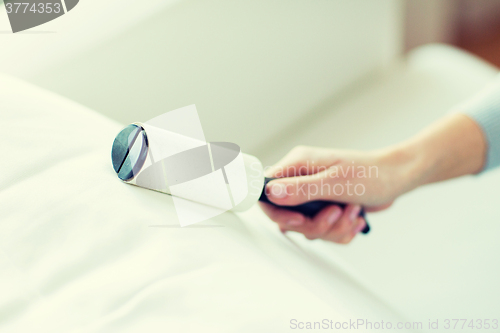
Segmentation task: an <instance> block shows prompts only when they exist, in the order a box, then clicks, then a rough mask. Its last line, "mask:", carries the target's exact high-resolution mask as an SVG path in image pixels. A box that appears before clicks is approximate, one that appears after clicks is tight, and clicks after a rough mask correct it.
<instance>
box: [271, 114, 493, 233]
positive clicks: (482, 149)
mask: <svg viewBox="0 0 500 333" xmlns="http://www.w3.org/2000/svg"><path fill="white" fill-rule="evenodd" d="M486 151H487V142H486V139H485V137H484V134H483V132H482V131H481V129H480V128H479V126H478V125H477V123H475V122H474V121H473V120H472V119H470V118H469V117H467V116H465V115H462V114H453V115H450V116H447V117H445V118H443V119H442V120H440V121H438V122H436V123H434V124H433V125H431V126H429V127H428V128H426V129H425V130H423V131H422V132H420V133H419V134H418V135H416V136H415V137H413V138H411V139H410V140H408V141H406V142H403V143H401V144H398V145H395V146H392V147H389V148H386V149H383V150H377V151H371V152H360V151H347V150H335V149H325V148H315V147H305V146H299V147H296V148H294V149H292V151H290V153H288V154H287V155H286V156H285V157H284V158H283V159H282V160H281V161H280V162H278V163H277V164H276V165H275V166H273V167H272V168H270V169H268V170H266V176H267V177H274V178H280V179H276V180H273V181H271V182H269V183H268V184H267V186H266V191H267V194H268V197H269V199H270V200H271V201H272V202H273V203H275V204H277V205H280V206H295V205H298V204H301V203H304V202H308V201H314V200H329V201H337V202H342V203H348V204H349V205H348V206H347V207H346V209H345V210H344V211H342V210H341V209H340V208H339V207H335V206H333V205H332V206H330V207H327V208H325V209H323V210H322V211H321V212H319V213H318V214H317V215H316V216H315V217H314V218H312V219H311V218H307V217H305V216H303V215H302V214H300V213H297V212H291V211H288V210H285V209H280V208H276V207H274V206H271V205H266V204H264V203H261V206H262V209H263V210H264V211H265V212H266V213H267V215H269V217H270V218H271V219H272V220H273V221H275V222H276V223H278V225H279V227H280V229H281V230H282V231H287V230H291V231H297V232H301V233H303V234H304V235H305V236H306V237H307V238H309V239H315V238H322V239H325V240H330V241H333V242H337V243H349V242H350V241H351V240H352V239H353V237H354V236H355V235H356V234H357V233H358V232H359V231H361V230H362V229H363V228H364V226H365V221H364V220H363V218H360V217H358V213H359V211H360V209H361V207H363V208H364V209H365V210H366V211H367V212H374V211H379V210H382V209H386V208H388V207H389V206H390V205H391V204H392V203H393V201H394V200H395V199H396V198H397V197H398V196H400V195H402V194H403V193H406V192H408V191H410V190H412V189H414V188H416V187H418V186H421V185H424V184H428V183H434V182H438V181H443V180H446V179H450V178H455V177H459V176H462V175H467V174H474V173H477V172H479V171H481V170H482V168H483V166H484V164H485V160H486V157H485V156H486Z"/></svg>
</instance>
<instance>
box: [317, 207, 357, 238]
mask: <svg viewBox="0 0 500 333" xmlns="http://www.w3.org/2000/svg"><path fill="white" fill-rule="evenodd" d="M360 210H361V207H360V206H359V205H349V206H347V208H346V209H345V210H344V213H343V214H342V216H341V217H340V219H339V220H338V221H337V222H336V223H335V225H334V226H333V228H332V229H331V230H330V231H329V233H328V234H326V235H325V236H324V237H322V239H325V240H329V241H332V242H335V243H340V244H347V243H349V242H351V241H352V239H353V238H354V237H355V236H356V235H357V234H358V233H359V232H360V231H361V230H363V229H364V228H365V226H366V221H365V219H364V218H362V217H359V212H360Z"/></svg>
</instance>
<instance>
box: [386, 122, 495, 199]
mask: <svg viewBox="0 0 500 333" xmlns="http://www.w3.org/2000/svg"><path fill="white" fill-rule="evenodd" d="M386 155H387V156H388V157H387V158H390V159H393V160H394V161H396V163H397V164H398V165H400V167H399V174H398V176H399V178H400V182H401V188H400V190H399V192H401V193H400V194H402V193H405V192H408V191H410V190H412V189H414V188H416V187H419V186H421V185H425V184H429V183H434V182H439V181H443V180H447V179H450V178H455V177H460V176H463V175H468V174H475V173H478V172H479V171H481V170H482V169H483V167H484V164H485V161H486V155H487V142H486V138H485V135H484V134H483V131H482V130H481V128H480V127H479V125H478V124H477V123H476V122H475V121H474V120H472V119H471V118H470V117H468V116H466V115H463V114H454V115H450V116H447V117H445V118H443V119H442V120H440V121H438V122H437V123H434V124H433V125H431V126H429V127H427V128H426V129H425V130H423V131H422V132H420V133H419V134H417V135H416V136H415V137H413V138H411V139H410V140H408V141H405V142H403V143H401V144H398V145H396V146H394V147H391V148H389V149H387V150H386Z"/></svg>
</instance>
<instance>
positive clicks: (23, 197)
mask: <svg viewBox="0 0 500 333" xmlns="http://www.w3.org/2000/svg"><path fill="white" fill-rule="evenodd" d="M0 120H1V122H2V124H4V126H3V132H2V137H3V139H2V140H1V141H0V148H1V149H0V151H2V153H3V157H4V158H2V159H1V160H0V163H1V170H2V173H1V178H0V189H1V191H0V215H1V216H2V218H1V219H0V295H1V297H0V314H1V315H0V331H1V332H16V333H17V332H106V333H109V332H120V333H123V332H218V333H220V332H284V331H289V329H290V328H289V327H290V324H289V323H290V320H291V319H293V318H296V319H298V320H303V321H315V320H317V321H320V320H322V319H331V320H334V321H344V320H347V321H348V320H349V319H353V320H355V319H357V318H370V319H371V320H385V321H387V320H393V321H394V322H396V320H397V315H396V314H395V313H394V311H392V310H390V309H389V308H388V307H387V306H385V305H384V303H383V302H382V301H381V300H380V299H379V298H377V297H374V296H373V295H372V294H371V292H370V291H369V290H366V289H365V288H364V287H363V284H362V283H360V282H359V281H358V280H357V278H356V277H355V276H354V275H353V274H351V273H350V271H349V268H348V265H345V264H344V263H343V262H342V260H341V259H339V258H337V256H336V255H335V254H334V253H331V254H328V255H326V256H325V255H324V254H321V253H317V252H316V251H314V250H313V249H312V248H308V245H309V244H306V245H305V246H297V245H296V244H294V243H293V242H290V241H288V240H287V239H286V238H284V237H283V235H282V234H281V233H280V232H279V231H278V230H277V229H276V228H275V227H274V225H273V224H271V223H270V222H269V221H268V220H267V219H266V218H265V217H264V216H263V213H262V212H260V210H259V209H258V207H255V208H254V209H253V210H252V211H250V212H247V213H245V214H242V215H239V216H237V215H234V214H231V213H227V214H225V215H222V216H219V217H217V218H215V219H212V220H209V221H206V222H203V223H202V224H199V225H195V226H192V227H187V228H179V227H178V223H177V221H176V216H175V212H174V209H173V206H172V202H171V200H170V197H168V196H166V195H163V194H160V193H156V192H152V191H148V190H144V189H141V188H138V187H134V186H130V185H127V184H124V183H122V182H120V181H119V180H118V178H117V177H116V175H115V174H114V172H113V169H112V167H111V162H110V148H111V143H112V141H113V138H114V136H115V135H116V133H117V132H118V131H119V130H120V129H121V125H119V124H117V123H115V122H113V121H110V120H108V119H106V118H104V117H103V116H101V115H98V114H96V113H94V112H92V111H90V110H88V109H86V108H84V107H82V106H79V105H77V104H75V103H73V102H71V101H68V100H65V99H63V98H61V97H58V96H57V95H54V94H52V93H48V92H46V91H43V90H41V89H38V88H35V87H34V86H31V85H29V84H26V83H23V82H21V81H19V80H17V79H11V78H9V77H5V76H2V77H1V78H0ZM360 331H363V330H362V329H361V330H360Z"/></svg>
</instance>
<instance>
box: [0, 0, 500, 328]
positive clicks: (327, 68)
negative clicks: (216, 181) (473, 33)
mask: <svg viewBox="0 0 500 333" xmlns="http://www.w3.org/2000/svg"><path fill="white" fill-rule="evenodd" d="M98 3H99V4H101V3H103V4H105V5H106V7H103V8H115V9H116V8H118V7H116V6H117V3H118V1H112V0H107V1H104V2H103V1H102V0H101V1H97V0H87V1H85V2H81V4H79V7H77V8H78V10H77V8H75V10H73V11H72V12H71V13H69V14H67V15H65V16H63V17H62V18H60V19H58V20H55V21H53V22H51V23H49V24H47V25H44V26H42V27H40V28H39V30H38V31H41V32H51V31H54V32H55V33H32V34H31V33H29V32H26V33H24V34H19V35H12V36H11V35H1V37H0V38H2V43H3V42H4V41H5V44H3V45H7V46H8V47H6V48H5V49H3V50H2V52H1V53H0V60H1V61H0V71H1V72H4V73H7V74H10V75H13V76H17V77H19V78H22V79H23V80H25V81H29V82H31V83H34V84H36V85H39V86H42V87H44V88H47V89H49V90H52V91H55V92H57V93H58V94H57V95H56V94H54V93H50V92H48V91H47V90H43V89H39V88H36V87H35V86H32V85H30V84H27V83H25V82H23V81H21V80H19V79H14V78H12V77H11V76H8V75H2V76H1V77H0V119H1V121H2V124H6V126H4V136H3V139H2V141H0V142H1V145H2V152H4V154H5V155H4V156H5V158H4V159H2V160H1V161H0V163H1V166H2V174H1V178H0V188H1V191H0V212H1V216H2V219H1V220H0V230H1V232H0V237H1V238H0V281H1V282H2V283H1V284H0V288H1V290H0V295H2V297H0V328H1V330H2V332H4V331H5V332H24V331H26V332H31V331H47V332H115V331H116V332H136V331H151V332H155V331H162V332H163V331H168V332H194V331H203V332H210V331H213V332H256V331H261V332H281V331H289V330H291V328H290V320H291V319H297V320H298V321H303V322H307V321H321V320H322V319H325V318H326V319H331V320H334V321H344V320H347V321H348V320H349V319H351V320H354V319H358V318H365V319H372V320H373V321H376V320H384V321H386V322H387V321H392V322H399V321H401V322H405V321H410V322H413V321H421V322H423V330H426V329H427V328H428V327H427V326H426V325H427V323H428V320H429V319H432V320H435V319H438V318H439V319H440V320H441V322H442V320H444V319H447V318H449V319H451V318H469V319H477V318H484V319H486V318H493V317H494V316H496V314H497V313H498V311H499V310H500V306H499V305H498V302H497V300H498V297H499V294H500V288H498V286H497V281H498V279H499V277H500V270H499V269H498V268H497V267H496V265H495V264H494V263H495V260H496V255H495V253H497V252H498V250H499V245H498V242H497V241H496V234H497V232H498V231H500V230H498V229H500V227H499V226H498V223H495V222H496V221H498V218H499V216H500V213H498V212H496V211H495V210H494V209H493V208H492V207H495V201H496V200H497V198H498V190H497V189H498V184H499V182H500V173H499V172H491V173H489V174H487V175H484V176H481V177H469V178H464V179H460V180H456V181H451V182H447V183H445V184H440V185H436V186H429V187H427V188H422V189H419V190H418V191H415V192H413V193H411V194H409V195H406V196H404V197H403V198H401V199H400V200H398V201H397V202H396V204H395V205H394V207H392V208H391V209H390V210H387V211H385V212H382V213H377V214H370V215H369V220H370V222H371V225H372V228H373V231H372V232H371V233H370V235H368V236H361V237H358V239H356V240H355V241H354V242H353V243H352V244H350V245H349V246H338V245H334V244H328V243H325V242H321V241H315V242H310V241H307V240H305V239H304V238H303V237H302V236H300V235H289V236H286V237H285V236H283V235H282V234H281V233H280V232H279V231H278V230H277V228H276V227H275V225H274V224H273V223H272V222H270V221H269V220H268V219H267V218H266V217H265V216H264V214H263V213H262V212H260V210H259V209H258V207H254V208H253V209H252V210H251V211H249V212H245V213H241V214H238V215H235V214H232V213H227V214H224V215H222V216H220V217H217V218H215V219H212V220H210V221H207V222H205V223H204V224H201V225H199V226H194V227H191V228H183V229H180V228H176V227H174V226H175V225H176V218H175V214H174V211H173V207H172V203H171V201H170V199H169V197H168V196H164V195H161V194H158V193H153V192H151V191H147V190H142V189H139V188H135V187H132V186H127V185H125V184H122V183H121V182H119V181H118V179H117V178H116V176H115V175H114V173H113V171H112V168H111V163H110V147H111V143H112V140H113V138H114V135H115V134H116V133H117V132H118V131H119V130H120V128H121V127H122V126H123V125H124V124H125V123H128V122H132V121H144V120H147V119H149V118H151V117H152V116H154V115H157V114H159V113H162V112H165V111H167V110H170V109H174V108H176V107H180V106H183V105H187V104H192V103H196V104H197V106H198V109H199V112H200V117H201V120H202V123H203V126H204V129H205V134H206V137H207V139H208V140H210V141H216V140H224V141H233V142H236V143H238V144H240V145H241V146H242V147H243V149H244V150H245V151H247V152H249V153H252V154H255V155H257V156H258V157H259V158H261V159H262V160H263V161H264V162H265V163H272V162H274V161H276V160H277V159H278V158H279V157H281V156H282V155H283V154H284V153H286V152H287V151H288V149H290V148H292V147H293V146H294V145H297V144H308V145H322V146H334V147H339V148H356V149H371V148H375V147H380V146H383V145H387V144H390V143H393V142H397V141H399V140H401V139H404V138H406V137H408V136H410V135H411V134H413V133H415V132H416V131H418V130H419V129H420V128H422V127H423V126H425V125H426V124H428V123H429V122H431V121H433V120H434V119H437V118H438V117H440V116H441V115H443V114H444V113H446V112H448V110H450V108H452V107H453V106H454V105H456V104H457V103H459V102H461V101H463V100H464V99H466V98H468V97H470V96H471V95H473V94H474V93H475V92H477V91H478V90H480V89H481V88H482V87H483V86H484V85H485V84H486V83H487V82H488V81H489V80H491V79H492V78H493V76H495V75H496V74H497V69H495V68H493V67H492V66H490V65H487V64H485V63H483V62H482V61H480V60H478V59H476V58H474V57H472V56H470V55H468V54H465V53H463V52H461V51H458V50H456V49H453V48H449V47H445V46H439V45H435V46H427V47H424V48H421V49H418V50H415V51H413V52H412V53H411V54H410V55H409V56H407V57H405V58H403V57H402V55H401V51H400V50H401V47H400V45H401V36H400V33H399V32H398V31H400V29H398V27H400V25H401V20H402V17H401V3H400V2H399V1H396V0H394V1H391V0H387V1H380V2H377V3H375V2H373V1H362V0H356V1H349V2H347V1H324V2H315V3H314V4H312V3H311V2H306V1H295V2H293V3H290V2H285V1H276V2H273V3H268V2H264V1H255V2H251V3H250V2H247V3H242V2H239V3H234V4H233V2H229V1H219V2H201V1H180V2H169V3H166V2H160V1H157V2H151V4H150V5H149V6H145V7H141V8H140V9H135V6H132V2H124V1H121V3H123V6H122V7H120V8H121V9H120V10H119V11H118V14H117V15H116V16H114V18H113V19H111V18H110V16H109V15H106V14H107V13H106V12H101V11H97V10H96V9H97V8H99V7H98ZM127 5H128V6H127ZM80 7H81V8H80ZM264 8H265V10H264ZM0 26H1V27H2V29H3V30H6V29H8V25H7V23H6V21H5V19H1V18H0ZM228 27H234V29H229V28H228ZM59 95H64V96H66V97H69V98H71V99H73V100H75V101H77V102H80V103H82V104H85V105H86V106H89V107H91V108H92V109H95V111H97V112H95V111H91V110H90V109H88V108H85V107H82V106H80V105H79V104H77V103H74V102H71V101H70V100H68V99H65V98H64V97H61V96H59ZM284 110H286V111H284ZM110 118H111V119H114V120H111V119H110Z"/></svg>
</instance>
